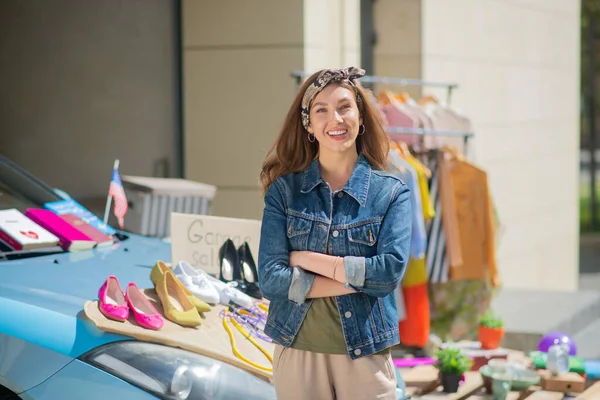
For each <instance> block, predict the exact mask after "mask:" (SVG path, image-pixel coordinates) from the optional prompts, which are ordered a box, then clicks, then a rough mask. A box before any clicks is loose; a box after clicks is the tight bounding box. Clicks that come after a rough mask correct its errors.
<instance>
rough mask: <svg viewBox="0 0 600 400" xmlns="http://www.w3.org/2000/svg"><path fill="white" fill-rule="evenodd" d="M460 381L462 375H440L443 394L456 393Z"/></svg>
mask: <svg viewBox="0 0 600 400" xmlns="http://www.w3.org/2000/svg"><path fill="white" fill-rule="evenodd" d="M461 379H462V375H452V374H446V373H444V372H442V373H440V380H441V381H442V387H443V389H444V393H456V392H458V385H459V384H460V381H461Z"/></svg>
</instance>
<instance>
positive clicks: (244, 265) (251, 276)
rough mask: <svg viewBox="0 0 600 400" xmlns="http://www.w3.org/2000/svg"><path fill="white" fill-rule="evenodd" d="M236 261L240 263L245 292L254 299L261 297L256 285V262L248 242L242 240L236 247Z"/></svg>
mask: <svg viewBox="0 0 600 400" xmlns="http://www.w3.org/2000/svg"><path fill="white" fill-rule="evenodd" d="M237 253H238V261H239V263H240V271H241V273H242V279H243V280H244V283H245V284H246V288H245V290H244V291H245V292H246V293H247V294H248V295H249V296H252V297H254V298H255V299H258V300H260V299H262V293H261V292H260V288H259V286H258V272H257V270H256V263H255V262H254V257H253V256H252V251H250V246H249V245H248V242H244V243H243V244H242V245H241V246H240V247H238V249H237Z"/></svg>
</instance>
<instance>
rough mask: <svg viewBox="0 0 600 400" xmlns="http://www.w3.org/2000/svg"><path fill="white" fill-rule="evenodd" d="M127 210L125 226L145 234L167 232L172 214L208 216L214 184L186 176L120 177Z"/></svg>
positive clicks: (214, 190)
mask: <svg viewBox="0 0 600 400" xmlns="http://www.w3.org/2000/svg"><path fill="white" fill-rule="evenodd" d="M121 180H122V182H123V188H124V189H125V194H126V195H127V200H128V203H129V210H128V211H127V214H126V215H125V229H126V230H127V231H129V232H133V233H137V234H140V235H144V236H150V237H157V238H164V237H167V236H169V235H170V231H171V213H172V212H179V213H184V214H201V215H208V214H210V211H211V205H212V201H213V199H214V197H215V194H216V193H217V187H216V186H213V185H208V184H205V183H199V182H193V181H188V180H185V179H171V178H150V177H142V176H128V175H124V176H122V177H121Z"/></svg>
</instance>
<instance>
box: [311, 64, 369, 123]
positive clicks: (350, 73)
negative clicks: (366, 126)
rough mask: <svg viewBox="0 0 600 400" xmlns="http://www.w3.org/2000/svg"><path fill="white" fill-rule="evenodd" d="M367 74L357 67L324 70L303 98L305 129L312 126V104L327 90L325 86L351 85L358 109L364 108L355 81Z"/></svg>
mask: <svg viewBox="0 0 600 400" xmlns="http://www.w3.org/2000/svg"><path fill="white" fill-rule="evenodd" d="M364 74H365V70H363V69H360V68H356V67H347V68H342V69H325V70H323V71H322V72H321V73H320V74H319V76H318V77H317V79H316V80H315V81H314V82H313V83H312V85H310V86H309V87H308V89H306V92H304V97H302V107H301V114H302V125H304V129H308V125H309V124H310V110H309V107H310V103H311V102H312V100H313V99H314V98H315V96H316V95H317V94H318V93H319V92H320V91H321V90H323V89H324V88H325V86H327V85H329V84H330V83H332V82H335V83H347V84H350V85H351V86H352V87H353V88H355V89H354V92H355V94H356V103H357V104H358V108H359V109H361V108H362V99H361V98H360V96H359V95H358V92H357V91H356V84H355V83H354V82H353V80H354V79H357V78H360V77H361V76H363V75H364Z"/></svg>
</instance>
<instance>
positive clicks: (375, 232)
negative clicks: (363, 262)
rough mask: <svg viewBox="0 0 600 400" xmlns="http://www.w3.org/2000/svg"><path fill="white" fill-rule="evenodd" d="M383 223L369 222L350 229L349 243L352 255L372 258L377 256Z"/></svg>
mask: <svg viewBox="0 0 600 400" xmlns="http://www.w3.org/2000/svg"><path fill="white" fill-rule="evenodd" d="M380 226H381V222H368V223H366V224H363V225H360V226H354V227H351V228H348V242H350V243H349V244H350V249H349V250H350V252H351V253H352V255H356V256H363V257H371V256H373V255H375V254H376V252H377V250H376V246H375V245H376V244H377V238H378V236H379V228H380Z"/></svg>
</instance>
